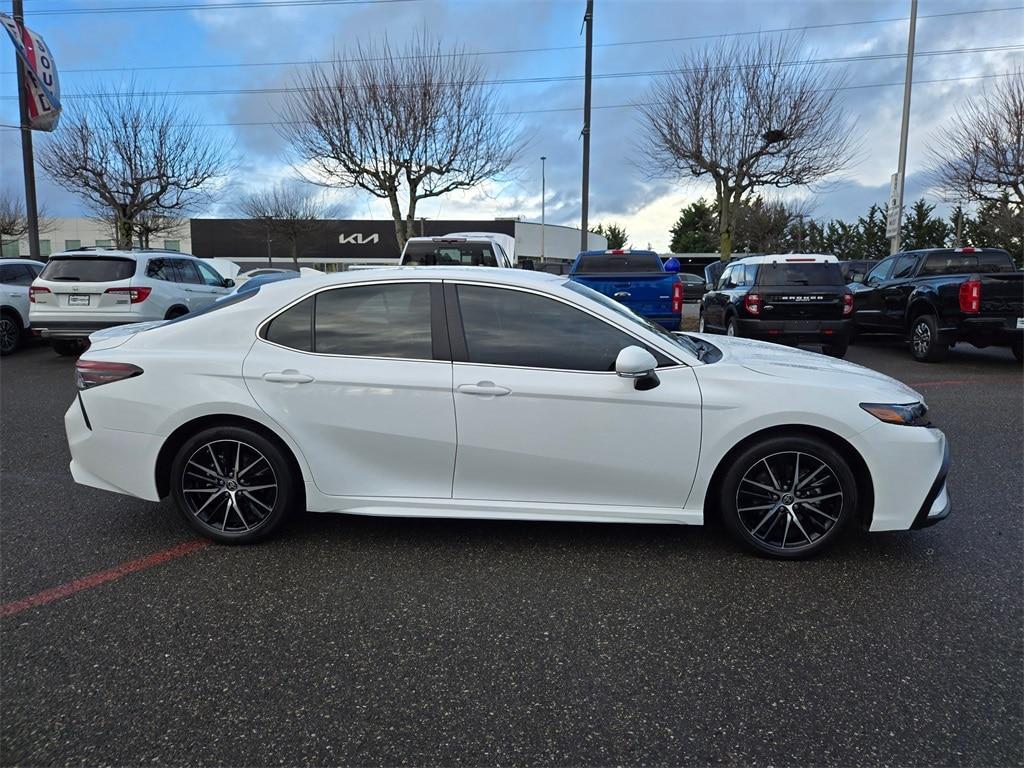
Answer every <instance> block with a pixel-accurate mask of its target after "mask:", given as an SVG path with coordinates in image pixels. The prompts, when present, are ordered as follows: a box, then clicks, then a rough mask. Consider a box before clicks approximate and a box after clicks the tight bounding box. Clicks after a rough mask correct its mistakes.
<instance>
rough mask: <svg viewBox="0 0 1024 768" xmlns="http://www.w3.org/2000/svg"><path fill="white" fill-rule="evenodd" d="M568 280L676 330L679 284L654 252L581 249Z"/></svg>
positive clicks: (680, 302)
mask: <svg viewBox="0 0 1024 768" xmlns="http://www.w3.org/2000/svg"><path fill="white" fill-rule="evenodd" d="M569 279H570V280H572V281H573V282H576V283H579V284H580V285H585V286H587V287H588V288H592V289H593V290H595V291H597V292H598V293H601V294H604V295H605V296H608V297H609V298H611V299H614V300H615V301H617V302H619V303H621V304H624V305H625V306H627V307H629V308H630V309H631V310H633V311H634V312H636V313H637V314H638V315H640V316H641V317H646V318H647V319H648V320H651V321H653V322H655V323H658V325H660V326H662V327H663V328H666V329H667V330H670V331H675V330H678V329H679V323H680V320H681V317H682V311H683V284H682V283H681V282H679V275H678V273H677V272H670V271H666V267H665V264H663V263H662V261H661V257H660V256H659V255H658V254H657V253H655V252H654V251H632V250H624V249H618V248H616V249H612V250H608V251H583V252H582V253H580V254H579V255H578V256H577V257H576V261H574V262H573V263H572V269H570V270H569Z"/></svg>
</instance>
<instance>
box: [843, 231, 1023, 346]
mask: <svg viewBox="0 0 1024 768" xmlns="http://www.w3.org/2000/svg"><path fill="white" fill-rule="evenodd" d="M851 288H852V290H853V295H854V315H853V318H854V325H855V328H856V333H858V334H862V333H888V334H899V335H901V336H905V337H906V338H907V339H908V340H909V342H910V352H911V354H912V355H913V356H914V358H915V359H916V360H920V361H922V362H929V363H932V362H938V361H940V360H942V359H943V358H944V357H945V356H946V352H947V351H948V350H949V348H950V347H951V346H952V345H954V344H956V343H957V342H961V341H965V342H968V343H970V344H973V345H974V346H976V347H988V346H999V347H1009V348H1010V349H1012V350H1013V354H1014V355H1015V356H1016V358H1017V359H1018V360H1020V359H1021V354H1022V350H1021V343H1022V340H1024V272H1021V271H1019V270H1018V269H1017V267H1016V265H1015V264H1014V263H1013V259H1011V258H1010V254H1008V253H1007V252H1006V251H1004V250H1001V249H998V248H930V249H927V250H920V251H907V252H903V253H896V254H893V255H892V256H890V257H889V258H887V259H884V260H883V261H880V262H879V263H878V266H876V267H875V268H874V269H872V270H871V271H870V272H869V273H868V274H867V275H866V276H865V277H864V280H863V283H861V284H852V285H851Z"/></svg>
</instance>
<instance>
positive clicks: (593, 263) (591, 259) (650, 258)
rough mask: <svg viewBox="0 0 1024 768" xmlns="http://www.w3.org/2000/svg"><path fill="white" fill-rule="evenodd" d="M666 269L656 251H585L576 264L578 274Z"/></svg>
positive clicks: (658, 270)
mask: <svg viewBox="0 0 1024 768" xmlns="http://www.w3.org/2000/svg"><path fill="white" fill-rule="evenodd" d="M664 271H665V268H664V267H663V266H662V265H661V257H660V256H658V254H656V253H594V254H589V253H585V254H583V255H582V256H581V257H580V260H579V262H578V263H577V264H576V272H577V273H578V274H598V273H601V272H664Z"/></svg>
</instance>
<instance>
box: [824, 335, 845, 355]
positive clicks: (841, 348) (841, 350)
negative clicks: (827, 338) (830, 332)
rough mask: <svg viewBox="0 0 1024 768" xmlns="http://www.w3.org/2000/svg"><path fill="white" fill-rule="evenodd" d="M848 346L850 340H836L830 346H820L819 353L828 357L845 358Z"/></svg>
mask: <svg viewBox="0 0 1024 768" xmlns="http://www.w3.org/2000/svg"><path fill="white" fill-rule="evenodd" d="M849 346H850V340H849V339H846V338H842V339H836V340H835V341H833V342H832V343H831V344H825V345H823V346H822V348H821V351H822V352H824V353H825V354H826V355H828V356H829V357H839V358H842V357H846V350H847V348H848V347H849Z"/></svg>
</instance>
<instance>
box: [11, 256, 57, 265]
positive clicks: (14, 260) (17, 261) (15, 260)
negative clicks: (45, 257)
mask: <svg viewBox="0 0 1024 768" xmlns="http://www.w3.org/2000/svg"><path fill="white" fill-rule="evenodd" d="M0 264H34V265H35V266H37V267H45V266H46V264H45V263H44V262H42V261H36V260H35V259H22V258H20V257H18V256H4V257H3V258H0Z"/></svg>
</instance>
